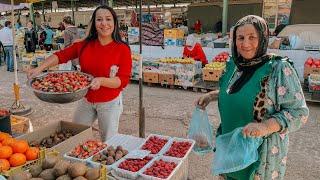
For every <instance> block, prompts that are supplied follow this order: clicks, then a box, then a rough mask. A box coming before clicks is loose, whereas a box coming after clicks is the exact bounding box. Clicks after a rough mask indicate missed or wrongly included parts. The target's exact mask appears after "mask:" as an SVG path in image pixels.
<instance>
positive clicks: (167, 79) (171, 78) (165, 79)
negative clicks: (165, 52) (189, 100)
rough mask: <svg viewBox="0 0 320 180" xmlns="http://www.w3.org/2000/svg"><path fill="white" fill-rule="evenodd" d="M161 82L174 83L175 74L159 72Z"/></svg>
mask: <svg viewBox="0 0 320 180" xmlns="http://www.w3.org/2000/svg"><path fill="white" fill-rule="evenodd" d="M159 83H160V84H168V85H174V74H169V73H167V74H166V73H159Z"/></svg>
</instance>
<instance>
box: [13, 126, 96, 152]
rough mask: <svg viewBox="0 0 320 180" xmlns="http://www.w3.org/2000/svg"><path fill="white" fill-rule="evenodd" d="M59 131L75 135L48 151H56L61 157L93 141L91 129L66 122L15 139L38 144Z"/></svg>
mask: <svg viewBox="0 0 320 180" xmlns="http://www.w3.org/2000/svg"><path fill="white" fill-rule="evenodd" d="M61 130H69V131H71V132H73V133H74V134H75V135H74V136H72V137H70V138H69V139H66V140H65V141H63V142H61V143H59V144H57V145H55V146H53V147H52V148H50V149H49V151H50V150H55V151H58V152H59V153H60V155H61V156H63V155H64V154H65V153H66V152H69V151H70V150H72V149H73V148H74V147H75V146H76V145H78V144H80V143H82V142H83V141H85V140H88V139H93V133H92V128H91V127H90V126H86V125H82V124H76V123H73V122H67V121H58V122H54V123H52V124H49V125H48V126H45V127H43V128H41V129H38V130H36V131H33V132H32V133H28V134H25V135H22V136H19V137H17V139H23V140H27V141H28V142H32V141H36V142H39V143H40V141H41V140H42V139H43V138H45V137H48V136H50V135H51V134H53V133H55V132H57V131H61Z"/></svg>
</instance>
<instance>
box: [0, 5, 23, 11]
mask: <svg viewBox="0 0 320 180" xmlns="http://www.w3.org/2000/svg"><path fill="white" fill-rule="evenodd" d="M23 8H29V5H28V4H27V3H20V4H19V5H14V6H13V9H14V10H17V9H23ZM11 9H12V6H11V4H3V3H0V12H4V11H11Z"/></svg>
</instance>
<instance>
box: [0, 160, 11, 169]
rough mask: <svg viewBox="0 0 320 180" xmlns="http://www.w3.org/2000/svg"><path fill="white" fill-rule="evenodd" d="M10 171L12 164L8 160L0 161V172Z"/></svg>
mask: <svg viewBox="0 0 320 180" xmlns="http://www.w3.org/2000/svg"><path fill="white" fill-rule="evenodd" d="M9 169H10V163H9V161H8V160H6V159H0V172H4V171H7V170H9Z"/></svg>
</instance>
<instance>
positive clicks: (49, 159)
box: [42, 156, 58, 169]
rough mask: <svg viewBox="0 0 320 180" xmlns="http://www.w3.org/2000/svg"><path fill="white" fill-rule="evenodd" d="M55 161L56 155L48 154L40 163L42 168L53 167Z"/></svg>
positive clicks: (56, 160)
mask: <svg viewBox="0 0 320 180" xmlns="http://www.w3.org/2000/svg"><path fill="white" fill-rule="evenodd" d="M57 162H58V158H57V157H56V156H48V157H46V158H45V159H44V161H43V163H42V169H50V168H53V167H54V166H55V165H56V163H57Z"/></svg>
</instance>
